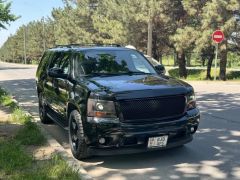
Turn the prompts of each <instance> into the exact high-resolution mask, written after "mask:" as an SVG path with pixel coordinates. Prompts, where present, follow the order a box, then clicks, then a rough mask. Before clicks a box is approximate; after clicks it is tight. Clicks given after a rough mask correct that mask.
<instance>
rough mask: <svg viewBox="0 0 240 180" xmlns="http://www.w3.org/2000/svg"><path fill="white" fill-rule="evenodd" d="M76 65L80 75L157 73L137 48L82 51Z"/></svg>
mask: <svg viewBox="0 0 240 180" xmlns="http://www.w3.org/2000/svg"><path fill="white" fill-rule="evenodd" d="M76 65H77V74H78V75H80V74H81V75H101V74H110V75H111V74H116V75H118V74H126V73H139V74H144V73H149V74H156V71H155V70H154V68H153V67H152V66H151V65H150V64H149V62H148V61H147V60H146V59H145V58H144V57H143V56H142V55H141V54H140V53H138V52H137V51H135V50H88V51H85V52H80V53H79V54H78V58H77V64H76Z"/></svg>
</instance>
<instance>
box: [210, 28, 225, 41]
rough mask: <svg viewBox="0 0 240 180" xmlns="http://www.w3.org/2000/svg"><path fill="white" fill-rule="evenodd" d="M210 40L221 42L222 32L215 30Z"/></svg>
mask: <svg viewBox="0 0 240 180" xmlns="http://www.w3.org/2000/svg"><path fill="white" fill-rule="evenodd" d="M212 40H213V41H214V42H215V43H221V42H222V41H223V40H224V34H223V32H222V31H221V30H217V31H215V32H214V33H213V34H212Z"/></svg>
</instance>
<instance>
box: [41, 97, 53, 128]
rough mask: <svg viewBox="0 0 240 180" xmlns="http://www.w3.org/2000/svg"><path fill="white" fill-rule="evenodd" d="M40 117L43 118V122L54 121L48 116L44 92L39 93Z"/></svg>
mask: <svg viewBox="0 0 240 180" xmlns="http://www.w3.org/2000/svg"><path fill="white" fill-rule="evenodd" d="M38 97H39V103H38V104H39V106H38V107H39V117H40V120H41V123H43V124H50V123H52V122H53V121H52V120H51V119H50V118H49V117H48V116H47V110H46V105H45V103H44V100H43V96H42V93H40V94H39V96H38Z"/></svg>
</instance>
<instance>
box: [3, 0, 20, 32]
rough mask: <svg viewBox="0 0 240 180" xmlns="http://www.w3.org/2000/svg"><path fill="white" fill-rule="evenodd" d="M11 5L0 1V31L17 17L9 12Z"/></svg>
mask: <svg viewBox="0 0 240 180" xmlns="http://www.w3.org/2000/svg"><path fill="white" fill-rule="evenodd" d="M10 8H11V3H5V2H4V1H3V0H0V29H1V28H3V29H6V24H9V23H10V22H12V21H15V20H16V19H17V17H16V16H15V15H14V14H12V13H11V11H10Z"/></svg>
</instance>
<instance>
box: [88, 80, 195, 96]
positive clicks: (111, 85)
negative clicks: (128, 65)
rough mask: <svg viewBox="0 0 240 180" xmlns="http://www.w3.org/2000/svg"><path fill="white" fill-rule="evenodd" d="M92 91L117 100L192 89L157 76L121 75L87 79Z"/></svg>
mask: <svg viewBox="0 0 240 180" xmlns="http://www.w3.org/2000/svg"><path fill="white" fill-rule="evenodd" d="M87 80H88V81H89V83H88V84H89V87H90V88H91V89H92V91H95V92H99V91H105V92H106V93H108V94H114V95H115V97H116V98H117V99H131V98H143V97H155V96H166V95H179V94H187V93H188V92H190V91H193V90H192V87H191V86H190V85H189V84H187V83H185V82H183V81H180V80H177V79H174V78H171V77H168V76H159V75H121V76H107V77H91V78H88V79H87Z"/></svg>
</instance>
